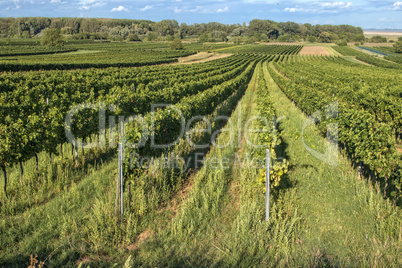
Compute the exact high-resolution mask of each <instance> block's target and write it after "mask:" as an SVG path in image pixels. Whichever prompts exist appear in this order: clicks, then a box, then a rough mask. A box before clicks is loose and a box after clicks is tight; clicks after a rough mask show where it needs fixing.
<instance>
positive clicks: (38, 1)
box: [0, 0, 402, 29]
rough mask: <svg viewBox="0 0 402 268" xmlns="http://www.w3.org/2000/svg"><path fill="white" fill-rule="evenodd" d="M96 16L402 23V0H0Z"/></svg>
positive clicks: (11, 13) (12, 7)
mask: <svg viewBox="0 0 402 268" xmlns="http://www.w3.org/2000/svg"><path fill="white" fill-rule="evenodd" d="M33 16H43V17H84V18H87V17H95V18H127V19H148V20H152V21H160V20H163V19H175V20H177V21H178V22H179V23H182V22H185V23H187V24H193V23H203V22H221V23H228V24H232V23H243V22H246V23H248V22H249V21H250V20H252V19H270V20H274V21H278V22H279V21H294V22H298V23H311V24H351V25H354V26H360V27H362V28H376V29H383V28H392V29H402V0H391V1H388V0H379V1H325V0H324V1H297V0H291V1H272V0H234V1H228V0H191V1H186V0H149V1H143V0H135V1H126V0H72V1H69V0H0V17H33Z"/></svg>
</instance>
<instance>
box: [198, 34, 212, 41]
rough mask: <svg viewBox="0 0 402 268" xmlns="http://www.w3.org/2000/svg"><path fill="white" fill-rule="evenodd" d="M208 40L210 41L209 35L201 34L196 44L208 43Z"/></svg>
mask: <svg viewBox="0 0 402 268" xmlns="http://www.w3.org/2000/svg"><path fill="white" fill-rule="evenodd" d="M209 39H210V36H209V34H203V35H201V36H200V38H199V39H198V42H201V43H205V42H208V41H209Z"/></svg>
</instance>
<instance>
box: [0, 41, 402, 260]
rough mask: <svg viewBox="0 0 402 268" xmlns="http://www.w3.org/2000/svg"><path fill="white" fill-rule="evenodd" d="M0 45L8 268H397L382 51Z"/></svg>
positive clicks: (397, 206)
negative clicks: (267, 152) (267, 205)
mask: <svg viewBox="0 0 402 268" xmlns="http://www.w3.org/2000/svg"><path fill="white" fill-rule="evenodd" d="M0 46H1V48H2V52H1V55H0V71H1V76H0V131H1V136H0V167H1V169H2V175H3V176H2V182H3V185H4V187H3V191H1V192H0V215H1V218H0V267H3V266H4V267H20V266H21V267H26V266H28V265H30V264H34V265H35V263H36V262H37V264H39V265H42V264H40V263H44V265H45V266H46V267H61V266H68V267H76V266H80V267H89V266H91V267H110V266H113V265H117V266H119V267H121V266H124V267H137V266H146V267H148V266H150V267H166V266H167V267H172V266H174V267H177V266H180V267H181V266H196V267H200V266H240V267H243V266H244V267H253V266H268V267H284V266H286V267H288V266H292V267H306V266H310V267H324V266H325V267H326V266H329V267H345V266H346V267H373V266H377V267H400V266H401V265H402V263H401V259H400V256H401V255H402V233H401V232H402V212H401V206H402V194H401V191H402V180H401V168H402V153H401V149H400V148H401V144H402V141H401V137H402V103H401V101H400V99H401V97H402V89H401V87H400V85H401V83H402V73H401V66H402V65H401V62H400V61H399V60H394V58H397V55H396V54H395V53H393V52H392V51H391V48H386V47H378V48H377V47H375V48H373V49H377V50H378V51H379V52H382V53H386V54H387V53H388V54H390V55H386V56H385V57H376V56H373V55H370V54H368V53H366V52H364V49H358V48H353V47H348V46H345V47H341V46H331V47H329V48H327V47H325V46H320V45H317V46H311V47H308V46H304V47H303V46H302V45H299V44H291V43H287V44H286V45H285V44H282V43H281V44H257V43H256V44H241V45H240V44H233V43H208V44H201V43H184V48H183V49H179V50H175V49H172V48H171V47H170V45H169V43H167V42H138V43H137V42H89V41H88V42H82V41H74V42H71V43H66V44H65V45H64V46H63V47H62V48H57V49H50V50H49V49H45V48H44V47H43V46H40V45H39V44H37V43H35V42H32V41H29V42H28V41H27V42H26V43H24V42H20V43H16V42H14V43H13V42H10V41H6V40H2V41H1V42H0ZM326 46H329V45H326ZM331 51H336V53H332V52H331ZM200 52H201V53H200ZM331 54H333V55H331ZM335 54H336V55H335ZM394 54H395V55H394ZM393 57H394V58H393ZM362 63H364V64H362ZM119 143H121V144H122V145H124V151H123V164H122V167H121V168H122V170H120V168H119V167H118V162H119V159H118V153H119V152H118V145H119ZM266 149H269V150H270V160H271V162H272V165H271V170H270V184H271V186H270V192H271V195H270V200H269V201H270V204H271V207H270V219H269V221H267V222H266V221H265V202H266V200H265V171H266V170H265V165H264V164H265V150H266ZM119 171H121V173H122V177H123V185H122V189H123V193H122V197H123V198H122V199H123V202H122V203H123V206H124V209H123V210H121V207H120V206H119V205H118V201H119V200H118V199H119V198H117V192H118V191H117V189H119V185H118V183H117V177H118V173H120V172H119ZM123 212H124V213H123Z"/></svg>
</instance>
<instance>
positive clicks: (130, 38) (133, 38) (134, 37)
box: [127, 34, 141, 42]
mask: <svg viewBox="0 0 402 268" xmlns="http://www.w3.org/2000/svg"><path fill="white" fill-rule="evenodd" d="M127 41H132V42H138V41H141V39H140V38H139V37H138V35H136V34H129V35H128V37H127Z"/></svg>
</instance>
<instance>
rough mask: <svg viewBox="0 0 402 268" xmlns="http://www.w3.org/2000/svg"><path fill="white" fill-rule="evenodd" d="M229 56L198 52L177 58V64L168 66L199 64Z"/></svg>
mask: <svg viewBox="0 0 402 268" xmlns="http://www.w3.org/2000/svg"><path fill="white" fill-rule="evenodd" d="M231 55H232V54H230V53H226V54H218V53H209V52H199V53H197V54H195V55H190V56H187V57H182V58H179V62H174V63H171V64H170V65H177V64H193V63H200V62H206V61H211V60H216V59H221V58H226V57H229V56H231Z"/></svg>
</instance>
